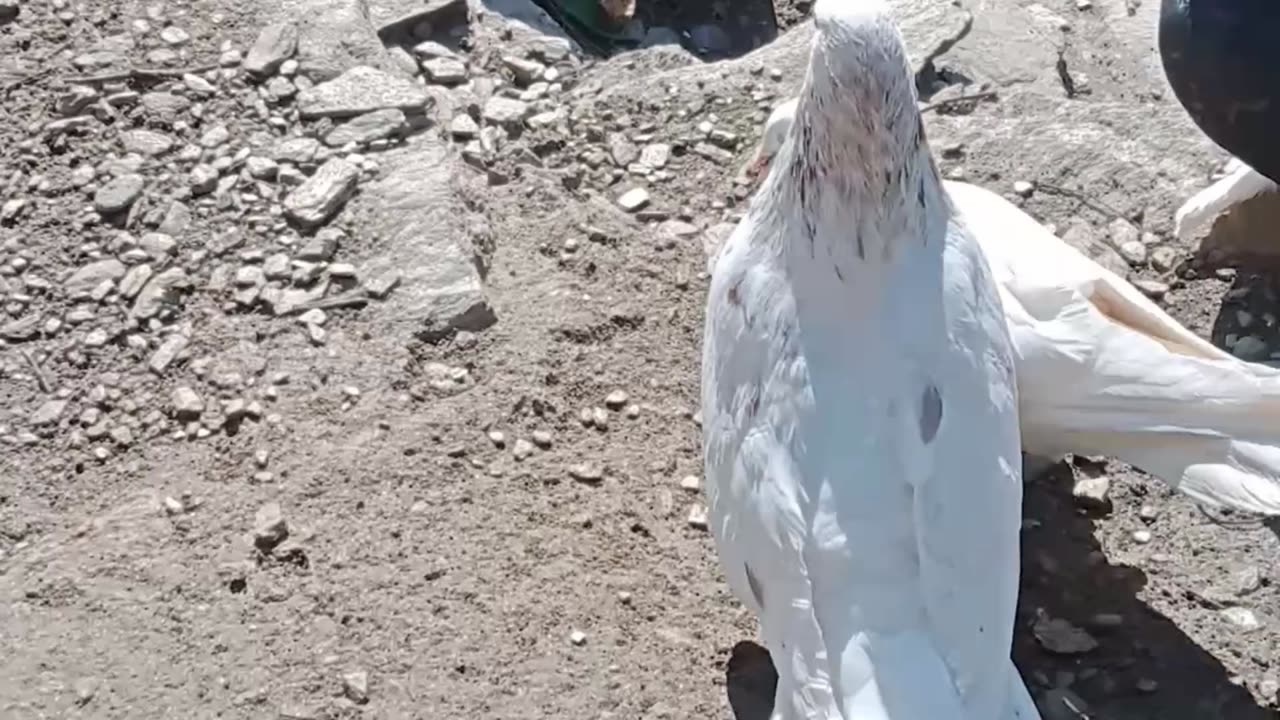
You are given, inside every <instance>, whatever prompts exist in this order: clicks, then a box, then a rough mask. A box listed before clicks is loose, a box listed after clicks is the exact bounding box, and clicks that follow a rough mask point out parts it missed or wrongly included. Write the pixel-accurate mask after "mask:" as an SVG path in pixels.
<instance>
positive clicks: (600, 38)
mask: <svg viewBox="0 0 1280 720" xmlns="http://www.w3.org/2000/svg"><path fill="white" fill-rule="evenodd" d="M534 1H535V2H536V3H538V6H539V7H541V8H542V9H543V10H545V11H547V14H548V15H550V16H551V17H552V19H553V20H555V21H556V22H558V23H560V26H561V27H563V28H564V31H565V32H566V33H568V34H569V36H570V37H572V38H573V39H574V40H575V41H577V43H578V44H579V45H581V46H583V48H585V49H587V50H590V51H591V52H593V53H595V54H597V55H612V54H613V53H614V52H616V51H618V50H630V49H632V48H634V47H636V46H638V45H639V44H640V43H639V41H637V40H636V39H635V38H634V37H632V36H630V35H628V34H626V33H625V32H622V31H619V30H614V29H612V27H611V26H612V23H610V22H609V18H608V16H607V15H605V13H604V11H602V10H601V9H600V4H599V2H598V1H597V0H534Z"/></svg>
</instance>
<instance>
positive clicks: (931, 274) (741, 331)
mask: <svg viewBox="0 0 1280 720" xmlns="http://www.w3.org/2000/svg"><path fill="white" fill-rule="evenodd" d="M813 16H814V22H815V25H816V28H817V32H816V34H815V36H814V40H813V48H812V51H811V56H810V63H809V69H808V72H807V74H806V78H805V84H804V89H803V90H802V93H801V98H800V104H799V108H798V111H797V114H796V122H795V125H794V126H793V127H792V129H791V131H790V132H789V133H788V136H787V139H786V141H785V142H784V144H783V146H782V149H781V150H780V152H779V155H778V157H777V158H776V162H775V163H774V167H773V168H772V169H771V171H770V172H769V174H768V176H767V177H766V179H765V182H764V185H763V187H762V189H761V191H760V192H759V194H758V195H757V196H756V197H755V199H754V200H753V202H752V203H751V205H750V208H749V210H748V212H747V215H746V217H745V218H744V219H743V220H742V222H741V223H740V224H739V225H738V226H737V228H736V229H735V231H734V232H733V233H732V235H731V236H730V237H729V238H728V240H727V243H726V246H725V247H724V248H723V251H722V253H721V255H720V259H719V263H718V265H717V267H716V272H715V274H714V276H713V277H712V280H711V287H710V291H709V296H708V299H707V321H706V330H705V342H704V347H703V365H702V392H703V394H702V408H703V427H704V438H703V440H704V450H705V453H706V457H705V460H706V476H707V481H708V483H707V493H708V497H709V501H710V529H711V532H712V535H713V537H714V538H715V541H716V545H717V548H718V554H719V558H720V563H721V567H722V568H723V570H724V572H725V575H726V577H727V579H728V581H729V584H730V587H731V588H732V589H733V591H734V593H735V594H736V595H737V597H738V598H739V599H740V600H741V601H742V602H743V603H744V604H745V605H746V606H747V607H748V608H750V609H751V610H752V611H754V612H755V613H756V614H757V615H758V617H759V620H760V628H761V635H762V638H763V640H764V643H765V646H766V647H767V649H768V651H769V653H770V655H771V657H772V659H773V664H774V667H775V668H776V669H777V671H778V685H777V691H776V696H775V702H774V711H773V712H774V714H773V717H774V718H779V719H780V718H817V719H820V720H837V719H839V720H1014V719H1019V720H1035V719H1036V718H1038V717H1039V715H1038V713H1037V711H1036V708H1035V705H1034V703H1033V702H1032V701H1031V697H1030V694H1029V693H1028V692H1027V689H1026V686H1025V685H1024V684H1023V682H1022V679H1021V677H1020V676H1019V675H1018V672H1017V670H1016V669H1015V667H1014V665H1013V661H1012V660H1011V659H1010V647H1011V643H1012V636H1013V625H1014V610H1015V605H1016V601H1017V594H1018V572H1019V564H1018V553H1019V547H1018V542H1019V527H1020V524H1021V520H1022V517H1021V503H1022V482H1021V469H1020V462H1019V453H1020V448H1019V441H1018V414H1017V394H1016V387H1015V380H1014V377H1013V362H1014V360H1013V356H1012V344H1011V341H1010V338H1009V335H1008V329H1007V326H1006V325H1005V323H1004V320H1003V315H1002V310H1001V307H1000V299H999V295H998V293H997V290H996V286H995V283H994V280H993V279H992V277H991V271H990V269H989V268H988V267H987V265H986V263H985V261H984V260H983V258H982V254H981V252H980V250H979V249H978V247H977V245H976V244H975V242H974V241H973V239H972V238H971V237H970V235H969V233H968V231H967V230H966V229H965V226H964V223H963V221H962V220H961V219H960V218H958V217H957V216H956V215H955V214H954V213H953V212H952V211H951V207H950V203H949V202H948V200H947V196H946V193H945V192H944V191H943V189H942V184H941V179H940V178H939V176H938V173H937V168H936V166H935V165H934V163H933V160H932V157H931V155H930V152H929V147H928V144H927V142H926V141H925V138H924V134H923V131H924V128H923V125H922V124H921V121H920V114H919V112H918V111H917V109H916V96H915V86H914V83H913V82H912V75H911V73H910V70H909V68H908V62H907V55H906V50H905V48H904V46H903V42H902V38H901V36H900V35H899V34H898V31H897V29H896V28H895V27H894V25H893V23H892V21H891V20H890V15H889V9H888V7H887V5H886V3H885V2H884V0H818V2H817V3H816V4H815V5H814V8H813Z"/></svg>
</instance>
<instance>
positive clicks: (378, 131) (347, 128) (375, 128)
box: [324, 108, 405, 147]
mask: <svg viewBox="0 0 1280 720" xmlns="http://www.w3.org/2000/svg"><path fill="white" fill-rule="evenodd" d="M404 125H405V116H404V111H403V110H399V109H397V108H387V109H385V110H375V111H373V112H371V113H365V114H364V115H360V116H359V117H356V118H353V119H352V120H350V121H348V122H346V123H343V124H342V125H339V126H337V127H335V128H334V129H332V130H330V131H329V133H328V134H327V135H325V137H324V142H325V144H326V145H328V146H330V147H342V146H344V145H347V144H348V143H356V144H360V145H363V144H367V143H371V142H373V141H374V140H381V139H383V138H387V137H391V136H392V135H395V134H396V133H398V132H400V130H401V129H402V128H403V127H404Z"/></svg>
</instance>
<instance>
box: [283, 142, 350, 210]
mask: <svg viewBox="0 0 1280 720" xmlns="http://www.w3.org/2000/svg"><path fill="white" fill-rule="evenodd" d="M359 179H360V168H357V167H356V166H355V165H352V164H351V163H349V162H347V161H346V160H343V159H342V158H333V159H332V160H329V161H328V162H326V163H325V164H324V165H321V166H320V168H319V169H318V170H316V174H315V175H312V176H311V177H309V178H307V181H306V182H304V183H302V184H301V185H299V186H298V187H297V189H295V190H294V191H293V192H291V193H289V196H288V197H286V198H285V199H284V212H285V215H287V216H288V217H289V218H290V219H291V220H293V221H294V222H297V223H298V224H299V225H302V226H303V227H315V226H317V225H322V224H324V223H325V222H326V221H328V220H329V218H331V217H333V215H334V214H335V213H337V212H338V211H339V210H341V209H342V206H343V205H345V204H346V202H347V200H348V199H349V198H350V197H351V194H352V193H353V192H355V189H356V182H357V181H358V180H359Z"/></svg>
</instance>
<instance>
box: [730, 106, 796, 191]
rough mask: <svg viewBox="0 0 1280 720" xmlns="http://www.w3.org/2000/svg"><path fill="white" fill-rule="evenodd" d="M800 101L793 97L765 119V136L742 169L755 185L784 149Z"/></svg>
mask: <svg viewBox="0 0 1280 720" xmlns="http://www.w3.org/2000/svg"><path fill="white" fill-rule="evenodd" d="M798 102H799V101H798V100H796V99H795V98H792V99H791V100H788V101H786V102H784V103H782V104H781V105H779V106H778V107H776V108H774V109H773V112H771V113H769V119H768V120H765V122H764V137H763V138H761V139H760V144H759V145H757V146H756V151H755V153H753V154H752V156H751V159H750V160H749V161H747V164H746V166H744V167H743V169H742V175H743V176H744V177H746V178H747V180H748V181H750V182H751V183H752V184H753V185H754V184H757V183H759V182H760V180H762V179H763V178H764V174H765V173H766V172H768V170H769V163H770V162H771V161H772V160H773V158H774V156H775V155H777V154H778V151H779V150H780V149H782V143H783V142H785V141H786V139H787V135H788V134H790V132H791V123H793V122H795V119H796V104H797V103H798Z"/></svg>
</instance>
